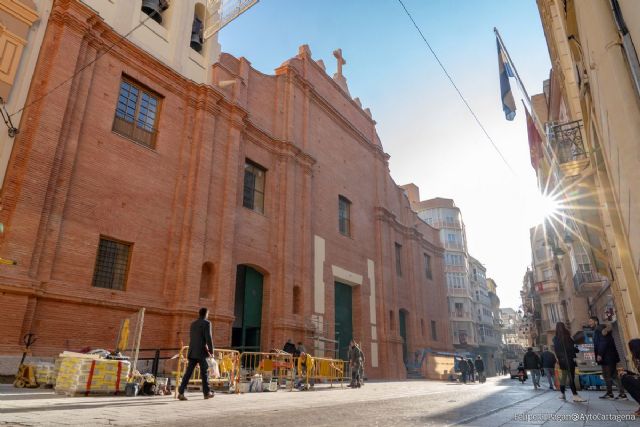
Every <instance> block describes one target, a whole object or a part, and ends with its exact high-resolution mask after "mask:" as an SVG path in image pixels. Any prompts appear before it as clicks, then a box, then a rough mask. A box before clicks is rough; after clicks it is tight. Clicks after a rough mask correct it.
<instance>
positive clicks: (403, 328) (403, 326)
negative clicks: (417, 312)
mask: <svg viewBox="0 0 640 427" xmlns="http://www.w3.org/2000/svg"><path fill="white" fill-rule="evenodd" d="M399 318H400V336H401V337H402V360H403V361H404V362H405V363H407V360H408V353H409V349H408V347H407V312H406V311H404V310H400V315H399Z"/></svg>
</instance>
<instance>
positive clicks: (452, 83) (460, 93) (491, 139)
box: [398, 0, 518, 176]
mask: <svg viewBox="0 0 640 427" xmlns="http://www.w3.org/2000/svg"><path fill="white" fill-rule="evenodd" d="M398 3H400V5H401V6H402V8H403V9H404V11H405V12H406V14H407V16H408V17H409V19H410V20H411V22H412V23H413V26H414V27H416V30H418V33H420V37H422V40H424V42H425V44H426V45H427V47H428V48H429V50H430V51H431V54H432V55H433V57H434V58H435V59H436V61H437V62H438V65H440V68H442V71H444V74H445V75H446V76H447V78H448V79H449V81H450V82H451V85H452V86H453V88H454V89H455V90H456V92H458V95H459V96H460V99H462V102H463V103H464V105H466V107H467V109H468V110H469V112H470V113H471V115H472V116H473V118H474V119H475V120H476V123H478V126H480V129H482V132H484V134H485V136H486V137H487V139H488V140H489V142H490V143H491V145H492V146H493V148H494V149H495V150H496V152H497V153H498V155H500V158H501V159H502V161H503V162H504V164H505V165H507V167H508V168H509V170H510V171H511V173H513V174H514V175H516V176H517V175H518V174H517V173H516V171H515V170H514V169H513V168H512V167H511V165H510V164H509V162H507V159H505V157H504V156H503V155H502V152H501V151H500V149H499V148H498V146H497V145H496V143H495V142H494V141H493V138H491V136H490V135H489V132H487V129H486V128H485V127H484V125H483V124H482V122H481V121H480V119H479V118H478V116H477V115H476V113H475V111H473V108H471V106H470V105H469V103H468V102H467V100H466V98H465V97H464V95H463V94H462V92H461V91H460V89H458V86H456V84H455V82H454V81H453V78H452V77H451V75H450V74H449V72H448V71H447V69H446V68H445V66H444V64H442V61H440V58H438V55H436V52H435V51H434V50H433V48H432V47H431V45H430V44H429V42H428V41H427V38H426V37H425V36H424V34H423V33H422V30H420V27H418V24H416V21H415V20H414V19H413V16H411V13H409V11H408V10H407V7H406V6H405V5H404V3H403V2H402V0H398Z"/></svg>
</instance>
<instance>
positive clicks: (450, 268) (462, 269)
mask: <svg viewBox="0 0 640 427" xmlns="http://www.w3.org/2000/svg"><path fill="white" fill-rule="evenodd" d="M444 271H445V272H447V273H466V272H467V267H466V266H464V265H453V264H445V265H444Z"/></svg>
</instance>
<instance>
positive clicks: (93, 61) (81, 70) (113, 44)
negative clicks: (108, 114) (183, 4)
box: [9, 10, 158, 118]
mask: <svg viewBox="0 0 640 427" xmlns="http://www.w3.org/2000/svg"><path fill="white" fill-rule="evenodd" d="M156 14H158V12H157V11H156V10H154V11H153V12H152V13H151V14H149V16H147V17H146V18H145V19H144V20H142V21H140V23H139V24H138V25H136V26H135V27H133V29H131V31H129V32H128V33H126V34H124V35H122V36H120V38H119V39H118V40H116V41H115V42H113V43H112V44H111V46H109V47H108V48H107V49H106V50H105V51H103V52H102V53H100V54H98V55H96V57H95V58H94V59H93V60H91V61H89V62H88V63H86V64H84V65H83V66H82V67H80V68H79V69H78V70H77V71H76V72H75V73H73V74H72V75H71V76H70V77H69V78H68V79H66V80H64V81H63V82H62V83H60V84H58V85H57V86H55V87H53V88H52V89H51V90H49V91H48V92H47V93H45V94H44V95H42V96H41V97H39V98H37V99H35V100H33V101H31V102H30V103H28V104H27V105H25V106H23V107H22V108H20V109H19V110H17V111H16V112H14V113H12V114H9V118H11V117H12V116H15V115H16V114H18V113H20V112H22V111H24V110H26V109H27V108H29V107H31V106H32V105H34V104H37V103H38V102H40V101H42V100H43V99H44V98H46V97H47V96H49V95H51V94H52V93H53V92H55V91H56V90H58V89H60V88H61V87H62V86H64V85H65V84H67V83H69V82H70V81H71V80H73V79H74V78H75V77H76V76H77V75H79V74H80V73H82V72H83V71H84V70H86V69H87V68H89V67H90V66H91V65H93V64H94V63H96V62H97V61H98V60H99V59H100V58H102V57H103V56H104V55H106V54H107V53H109V52H110V51H111V50H112V49H113V48H114V47H116V46H117V45H118V44H120V43H121V42H122V41H123V40H125V39H126V38H127V37H129V36H130V35H131V33H133V32H134V31H135V30H137V29H138V28H140V27H141V26H143V25H144V24H145V23H146V22H147V21H148V20H149V19H150V18H151V17H153V16H154V15H156Z"/></svg>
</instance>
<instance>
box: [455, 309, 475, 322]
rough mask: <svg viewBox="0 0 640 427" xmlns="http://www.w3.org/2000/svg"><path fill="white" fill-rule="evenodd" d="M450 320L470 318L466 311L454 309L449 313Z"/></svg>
mask: <svg viewBox="0 0 640 427" xmlns="http://www.w3.org/2000/svg"><path fill="white" fill-rule="evenodd" d="M450 316H451V320H472V319H471V314H470V313H469V312H468V311H459V310H454V311H452V312H451V313H450Z"/></svg>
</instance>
